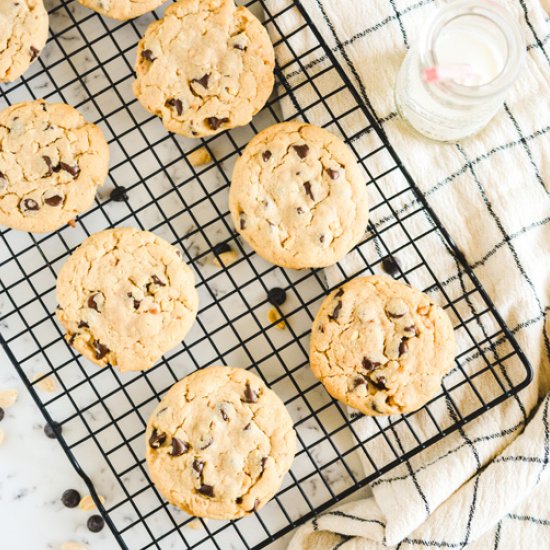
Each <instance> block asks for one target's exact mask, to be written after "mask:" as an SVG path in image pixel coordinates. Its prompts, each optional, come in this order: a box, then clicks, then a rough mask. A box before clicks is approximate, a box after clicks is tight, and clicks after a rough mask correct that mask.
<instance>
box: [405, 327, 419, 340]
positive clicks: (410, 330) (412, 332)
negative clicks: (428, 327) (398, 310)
mask: <svg viewBox="0 0 550 550" xmlns="http://www.w3.org/2000/svg"><path fill="white" fill-rule="evenodd" d="M403 330H404V331H405V332H408V333H410V335H409V334H408V335H407V336H408V337H409V338H412V337H413V336H416V327H415V326H414V325H411V326H410V327H405V328H404V329H403Z"/></svg>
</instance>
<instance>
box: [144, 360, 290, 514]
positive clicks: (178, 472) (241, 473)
mask: <svg viewBox="0 0 550 550" xmlns="http://www.w3.org/2000/svg"><path fill="white" fill-rule="evenodd" d="M146 446H147V450H146V459H147V466H148V469H149V475H150V477H151V480H152V481H153V483H154V484H155V485H156V487H157V489H158V491H159V492H160V493H161V495H162V496H163V497H164V498H165V499H166V500H168V502H170V503H171V504H173V505H174V506H177V507H178V508H181V509H182V510H185V511H186V512H187V513H189V514H192V515H194V516H199V517H205V518H212V519H236V518H240V517H242V516H244V515H246V514H249V513H251V512H255V511H257V510H259V509H260V508H261V507H262V506H263V505H264V504H265V503H266V502H268V501H269V500H270V499H271V498H272V497H273V496H274V495H275V493H276V492H277V490H278V489H279V487H280V486H281V483H282V480H283V477H284V475H285V474H286V472H287V471H288V470H289V468H290V466H291V464H292V460H293V458H294V454H295V451H296V434H295V432H294V430H293V429H292V420H291V418H290V416H289V414H288V412H287V410H286V408H285V406H284V405H283V403H282V401H281V400H280V399H279V397H277V395H276V394H275V393H274V392H273V391H271V390H270V389H268V388H267V386H266V385H265V384H264V383H263V382H262V381H261V380H260V379H259V378H258V377H257V376H256V375H254V374H252V373H250V372H248V371H246V370H244V369H236V368H231V367H208V368H205V369H202V370H199V371H196V372H194V373H193V374H191V375H189V376H187V377H185V378H184V379H183V380H180V381H179V382H178V383H177V384H175V385H174V386H172V388H171V389H170V390H169V391H168V393H167V394H166V396H165V397H164V398H163V399H162V401H161V402H160V403H159V404H158V406H157V407H156V409H155V411H154V412H153V414H152V416H151V418H150V420H149V423H148V425H147V431H146Z"/></svg>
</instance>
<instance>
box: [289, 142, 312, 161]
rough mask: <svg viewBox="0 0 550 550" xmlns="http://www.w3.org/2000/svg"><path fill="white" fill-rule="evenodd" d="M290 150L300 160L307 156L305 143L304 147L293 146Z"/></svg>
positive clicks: (307, 147)
mask: <svg viewBox="0 0 550 550" xmlns="http://www.w3.org/2000/svg"><path fill="white" fill-rule="evenodd" d="M292 148H293V149H294V150H295V151H296V153H297V154H298V156H299V157H300V158H301V159H305V158H306V157H307V154H308V153H309V146H308V145H306V144H305V143H304V145H294V146H293V147H292Z"/></svg>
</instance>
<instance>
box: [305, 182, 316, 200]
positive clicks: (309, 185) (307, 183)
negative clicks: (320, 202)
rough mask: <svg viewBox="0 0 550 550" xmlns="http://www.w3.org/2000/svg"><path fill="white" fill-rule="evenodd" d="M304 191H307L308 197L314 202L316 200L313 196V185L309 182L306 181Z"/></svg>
mask: <svg viewBox="0 0 550 550" xmlns="http://www.w3.org/2000/svg"><path fill="white" fill-rule="evenodd" d="M304 189H305V190H306V195H307V196H308V197H309V198H310V199H311V200H312V201H314V200H315V197H314V196H313V193H312V192H311V183H310V182H309V181H306V182H305V183H304Z"/></svg>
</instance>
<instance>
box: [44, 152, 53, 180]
mask: <svg viewBox="0 0 550 550" xmlns="http://www.w3.org/2000/svg"><path fill="white" fill-rule="evenodd" d="M42 160H43V161H44V162H45V163H46V166H47V167H48V171H47V172H46V173H45V174H44V175H43V176H42V177H44V178H49V177H50V176H51V175H52V174H53V164H52V159H51V158H50V157H49V156H48V155H43V156H42Z"/></svg>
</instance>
